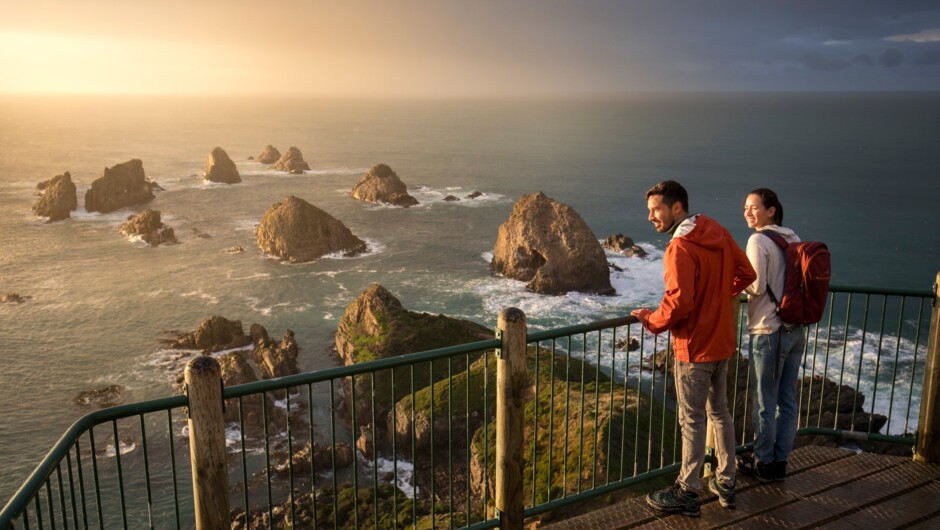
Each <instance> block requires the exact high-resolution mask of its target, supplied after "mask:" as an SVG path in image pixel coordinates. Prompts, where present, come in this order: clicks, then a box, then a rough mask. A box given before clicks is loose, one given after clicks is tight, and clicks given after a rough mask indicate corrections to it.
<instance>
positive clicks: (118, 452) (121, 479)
mask: <svg viewBox="0 0 940 530" xmlns="http://www.w3.org/2000/svg"><path fill="white" fill-rule="evenodd" d="M111 429H112V432H113V433H114V457H115V459H116V462H117V474H118V491H119V492H120V494H121V520H122V521H123V523H124V529H125V530H127V503H126V499H125V497H124V470H123V468H122V466H121V441H120V440H119V439H118V428H117V420H111Z"/></svg>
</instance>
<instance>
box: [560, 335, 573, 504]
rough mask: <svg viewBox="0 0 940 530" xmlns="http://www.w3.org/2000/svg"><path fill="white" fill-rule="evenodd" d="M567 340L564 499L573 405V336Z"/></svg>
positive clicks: (565, 495) (566, 484)
mask: <svg viewBox="0 0 940 530" xmlns="http://www.w3.org/2000/svg"><path fill="white" fill-rule="evenodd" d="M565 338H566V339H567V342H566V344H567V346H568V347H567V348H566V349H565V356H566V360H567V362H566V363H565V423H564V427H563V429H562V430H564V431H565V450H564V455H565V462H564V466H565V467H564V472H563V474H562V475H563V479H562V487H563V488H564V495H563V496H564V497H567V496H568V431H569V430H570V429H568V410H569V407H570V405H571V335H568V336H567V337H565Z"/></svg>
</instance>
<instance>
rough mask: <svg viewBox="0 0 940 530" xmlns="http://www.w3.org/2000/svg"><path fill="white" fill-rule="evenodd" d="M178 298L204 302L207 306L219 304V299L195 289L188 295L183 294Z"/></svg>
mask: <svg viewBox="0 0 940 530" xmlns="http://www.w3.org/2000/svg"><path fill="white" fill-rule="evenodd" d="M180 296H182V297H183V298H198V299H200V300H204V301H205V302H206V303H207V304H210V305H215V304H218V303H219V298H218V297H217V296H215V295H213V294H209V293H206V292H204V291H203V290H202V289H196V290H195V291H189V292H188V293H183V294H181V295H180Z"/></svg>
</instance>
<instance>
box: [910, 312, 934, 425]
mask: <svg viewBox="0 0 940 530" xmlns="http://www.w3.org/2000/svg"><path fill="white" fill-rule="evenodd" d="M931 305H932V304H931ZM923 315H924V298H921V299H920V309H919V310H918V311H917V329H916V332H915V333H914V359H913V360H912V361H911V386H910V389H909V390H908V392H907V413H906V414H905V415H904V432H907V429H908V426H909V422H910V419H911V403H912V402H913V401H914V379H916V377H915V376H916V375H917V350H919V349H920V324H921V322H922V321H923V319H924V318H923Z"/></svg>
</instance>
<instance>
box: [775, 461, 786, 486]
mask: <svg viewBox="0 0 940 530" xmlns="http://www.w3.org/2000/svg"><path fill="white" fill-rule="evenodd" d="M773 465H774V480H775V481H777V482H783V479H784V478H786V476H787V461H786V460H783V461H780V460H775V461H774V464H773Z"/></svg>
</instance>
